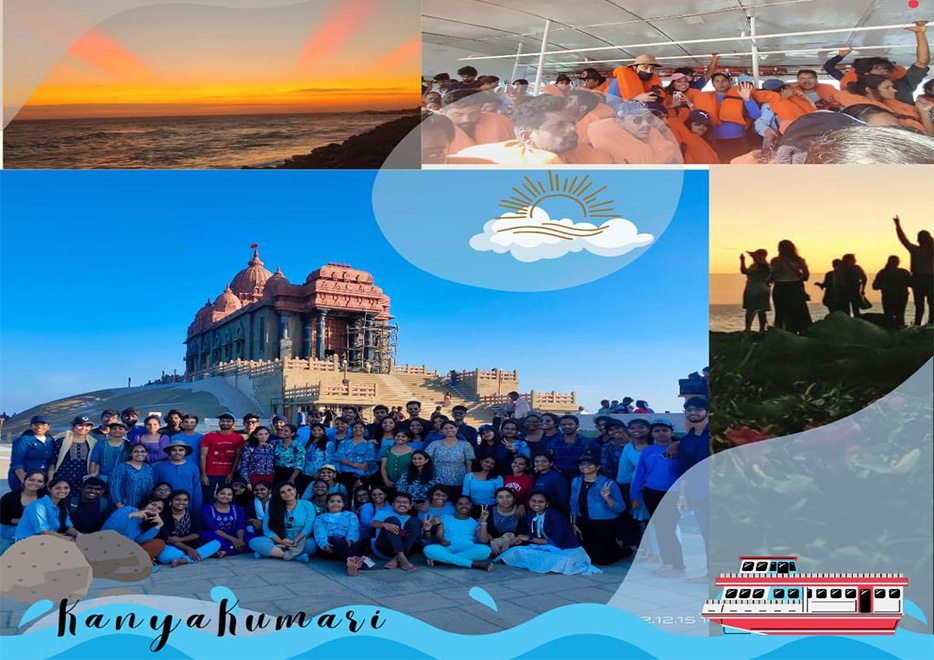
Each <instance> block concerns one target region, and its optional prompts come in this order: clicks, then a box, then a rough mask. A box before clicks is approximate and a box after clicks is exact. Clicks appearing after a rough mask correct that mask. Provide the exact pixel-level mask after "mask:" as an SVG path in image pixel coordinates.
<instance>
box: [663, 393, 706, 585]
mask: <svg viewBox="0 0 934 660" xmlns="http://www.w3.org/2000/svg"><path fill="white" fill-rule="evenodd" d="M709 410H710V403H709V401H708V399H707V397H703V396H694V397H691V398H690V399H688V400H687V401H685V402H684V422H685V427H686V428H687V433H685V434H684V435H683V436H682V437H681V440H680V441H678V442H677V443H672V444H677V452H678V471H679V473H680V477H681V489H680V494H679V496H678V509H679V510H680V511H681V512H682V513H686V512H687V511H690V510H693V511H694V517H695V518H696V519H697V524H698V527H700V532H701V535H702V536H703V537H704V548H705V551H706V553H707V556H708V557H709V556H710V538H709V537H710V535H709V531H708V530H709V524H710V504H709V502H708V497H709V493H708V483H707V482H708V478H709V477H708V469H707V468H708V466H707V463H706V462H705V460H706V459H707V458H709V457H710V430H709V428H708V423H709V421H710V420H709ZM695 465H701V466H703V467H702V468H700V469H698V470H693V471H691V474H688V471H689V470H691V468H693V467H694V466H695ZM692 580H693V581H697V582H703V583H704V584H706V576H699V577H696V578H692Z"/></svg>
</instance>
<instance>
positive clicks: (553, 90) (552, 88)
mask: <svg viewBox="0 0 934 660" xmlns="http://www.w3.org/2000/svg"><path fill="white" fill-rule="evenodd" d="M542 94H548V95H550V96H557V97H559V98H564V90H562V89H561V88H560V87H558V86H557V85H554V84H552V85H545V86H544V87H543V88H542Z"/></svg>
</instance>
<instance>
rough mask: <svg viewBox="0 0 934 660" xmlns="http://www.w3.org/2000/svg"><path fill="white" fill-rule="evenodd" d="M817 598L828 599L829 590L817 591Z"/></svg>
mask: <svg viewBox="0 0 934 660" xmlns="http://www.w3.org/2000/svg"><path fill="white" fill-rule="evenodd" d="M817 597H818V598H827V590H826V589H818V590H817Z"/></svg>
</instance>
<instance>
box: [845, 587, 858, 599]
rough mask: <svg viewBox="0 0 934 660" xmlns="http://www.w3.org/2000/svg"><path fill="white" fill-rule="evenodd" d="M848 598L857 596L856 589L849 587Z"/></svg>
mask: <svg viewBox="0 0 934 660" xmlns="http://www.w3.org/2000/svg"><path fill="white" fill-rule="evenodd" d="M846 597H847V598H856V589H847V590H846Z"/></svg>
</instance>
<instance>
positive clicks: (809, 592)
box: [808, 589, 814, 598]
mask: <svg viewBox="0 0 934 660" xmlns="http://www.w3.org/2000/svg"><path fill="white" fill-rule="evenodd" d="M813 593H814V592H812V591H811V590H810V589H808V598H811V597H812V595H813Z"/></svg>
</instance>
